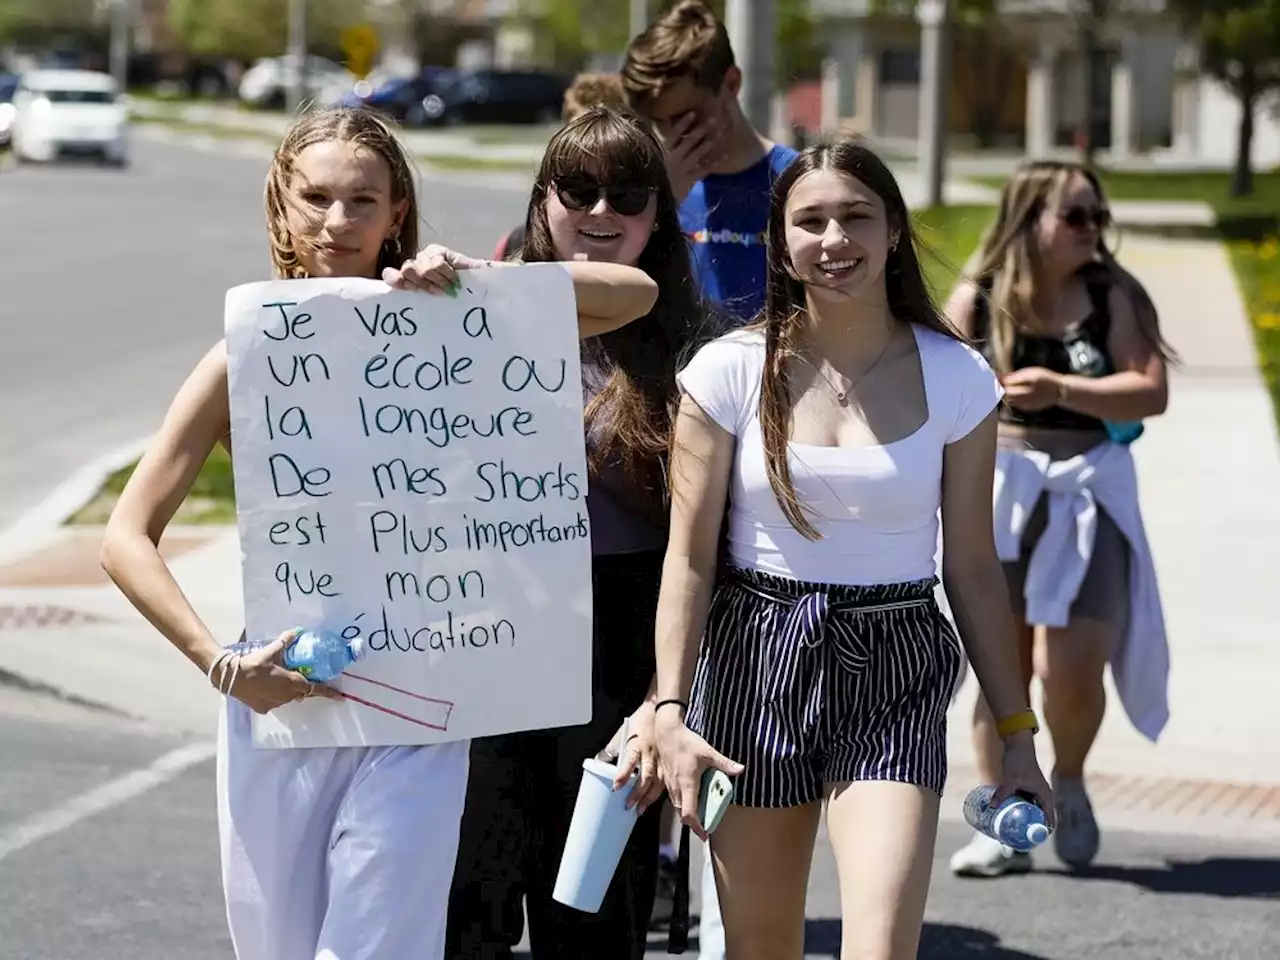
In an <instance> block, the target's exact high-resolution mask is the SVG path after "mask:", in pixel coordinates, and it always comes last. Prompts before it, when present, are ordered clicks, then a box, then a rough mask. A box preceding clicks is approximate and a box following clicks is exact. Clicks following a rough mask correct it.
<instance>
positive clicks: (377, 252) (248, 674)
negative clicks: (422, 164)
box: [102, 109, 657, 960]
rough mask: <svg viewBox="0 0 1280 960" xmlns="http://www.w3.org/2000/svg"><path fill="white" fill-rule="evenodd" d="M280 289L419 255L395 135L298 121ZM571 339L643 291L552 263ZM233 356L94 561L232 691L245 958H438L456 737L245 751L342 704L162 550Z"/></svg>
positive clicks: (450, 260) (153, 463)
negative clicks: (281, 728)
mask: <svg viewBox="0 0 1280 960" xmlns="http://www.w3.org/2000/svg"><path fill="white" fill-rule="evenodd" d="M266 212H267V227H268V232H269V235H270V246H271V260H272V266H273V273H274V275H275V276H276V277H277V278H279V279H297V278H306V277H368V278H376V277H378V276H379V275H380V274H381V273H382V271H384V270H390V269H391V268H393V267H394V266H395V265H396V264H399V263H401V262H402V258H403V256H404V254H403V253H402V251H406V252H409V253H412V252H414V251H416V250H417V249H418V237H417V224H418V207H417V200H416V196H415V189H414V181H413V174H412V171H411V168H410V165H409V162H408V160H407V158H406V155H405V153H404V151H403V149H402V148H401V146H400V144H399V143H398V142H397V141H396V139H395V136H394V135H393V134H392V132H391V131H390V129H389V128H388V127H387V126H386V125H385V124H384V123H382V121H380V120H379V119H377V118H376V117H375V116H374V115H373V114H371V113H368V112H365V111H361V110H346V109H338V110H326V111H318V112H314V113H310V114H308V115H306V116H305V117H303V118H302V119H300V120H299V121H298V122H297V123H296V124H295V125H294V126H293V128H292V129H291V130H290V131H289V132H288V133H287V134H286V135H285V138H284V141H283V142H282V143H281V145H280V147H279V148H278V149H277V150H276V153H275V157H274V160H273V162H272V164H271V170H270V173H269V174H268V177H267V187H266ZM483 263H484V261H478V260H471V259H469V258H467V257H464V256H461V255H457V254H450V255H449V256H448V257H447V258H442V259H441V261H440V263H439V264H438V265H437V266H436V267H434V269H433V270H432V271H431V272H430V276H429V277H427V278H426V280H427V282H426V283H424V284H423V286H424V287H426V288H427V289H430V290H433V291H437V292H442V291H444V290H446V289H447V288H448V287H449V286H450V285H451V284H452V283H453V282H454V281H455V280H456V279H457V271H458V270H465V269H470V268H473V267H476V266H481V265H483ZM565 269H567V270H568V271H569V272H570V274H571V275H572V277H573V282H574V291H575V294H576V297H577V304H578V322H579V329H580V331H581V334H582V336H584V337H587V336H595V335H598V334H600V333H603V332H606V331H609V330H613V329H616V328H618V327H620V326H622V325H624V324H626V323H629V322H630V321H632V320H635V319H637V318H639V317H642V316H644V315H645V314H646V313H647V312H648V311H649V309H650V307H651V306H652V305H653V302H654V299H655V297H656V294H657V289H656V285H655V284H654V282H653V281H652V280H651V279H649V277H648V276H647V275H646V274H645V273H644V272H643V271H641V270H638V269H634V268H631V267H625V266H620V265H617V264H611V263H570V264H565ZM232 440H233V438H232V437H231V430H230V408H229V399H228V393H227V354H226V348H225V345H224V344H222V343H219V344H217V345H216V346H215V347H213V348H212V349H211V350H210V351H209V352H208V353H207V354H206V355H205V357H204V358H203V359H202V360H201V361H200V363H199V364H198V365H197V367H196V369H195V370H194V372H192V373H191V375H190V376H189V377H188V378H187V381H186V382H185V383H184V384H183V386H182V388H181V390H180V391H179V392H178V395H177V397H176V398H175V399H174V401H173V404H172V405H171V407H170V408H169V411H168V414H167V415H166V417H165V419H164V423H163V425H162V427H161V428H160V432H159V434H158V436H157V437H156V439H155V441H154V442H153V444H152V445H151V448H150V449H149V450H148V451H147V453H146V455H145V456H144V457H143V458H142V461H141V462H140V463H139V464H138V467H137V469H136V470H135V471H134V473H133V476H132V478H131V479H130V481H129V484H128V486H127V487H126V488H125V490H124V492H123V493H122V494H121V496H120V501H119V503H118V504H117V506H116V509H115V511H114V512H113V513H112V516H111V519H110V522H109V523H108V525H107V531H106V536H105V538H104V541H103V545H102V564H103V566H104V568H105V569H106V570H107V572H108V573H109V574H110V576H111V578H112V579H113V580H114V581H115V582H116V584H117V585H118V586H119V587H120V589H121V590H123V591H124V593H125V594H126V595H127V596H128V597H129V599H130V600H131V601H132V602H133V604H134V606H136V607H137V608H138V610H139V611H140V612H141V613H142V614H143V615H144V616H145V617H146V618H147V619H148V620H149V621H150V622H151V623H152V624H153V625H154V626H155V627H156V629H157V630H159V631H160V632H161V633H162V634H164V635H165V637H167V638H168V639H169V641H170V642H171V643H172V644H173V645H174V646H175V647H176V648H177V649H178V650H179V651H180V652H181V653H182V654H183V655H184V656H186V657H187V659H189V660H190V661H191V662H192V663H193V664H194V665H195V666H196V668H198V669H199V670H201V671H202V672H204V673H205V674H206V675H207V676H209V678H210V681H211V682H213V683H214V684H215V685H221V688H222V689H227V687H228V684H230V688H229V690H228V696H227V698H226V702H225V705H224V709H223V710H222V713H221V718H220V722H219V729H218V823H219V832H220V834H221V846H222V872H223V887H224V892H225V895H226V902H227V914H228V920H229V923H230V927H231V938H232V942H233V944H234V947H235V950H236V955H237V957H238V958H239V960H295V958H296V960H313V958H317V957H321V958H342V960H354V958H357V957H358V958H361V960H403V958H405V957H415V958H419V957H420V958H438V957H441V956H442V955H443V952H444V933H445V912H446V908H447V905H448V898H449V884H450V879H451V877H452V875H453V865H454V859H455V857H456V852H457V845H458V825H459V821H460V818H461V815H462V806H463V798H464V795H465V792H466V783H467V770H468V760H467V757H468V747H469V745H468V743H466V742H465V741H464V742H456V743H445V744H439V745H434V746H404V747H367V748H366V747H359V748H357V747H342V748H334V749H308V750H300V749H299V750H276V749H272V750H258V749H255V748H254V746H253V743H252V739H251V732H250V725H251V715H252V713H255V712H256V713H259V714H265V713H268V712H270V711H271V710H274V709H275V708H277V707H280V706H282V705H284V704H287V703H292V702H294V701H296V700H301V699H303V698H305V697H311V696H319V697H336V696H338V694H337V693H336V692H335V691H333V690H331V689H330V688H328V687H326V686H324V685H323V684H313V683H309V682H308V681H306V680H305V679H303V678H302V677H301V676H300V675H299V674H297V673H294V672H292V671H290V670H287V669H285V668H284V667H283V665H282V661H281V658H282V654H283V651H284V649H285V647H286V645H287V644H288V643H289V642H291V640H292V633H291V632H290V633H286V634H283V635H281V636H280V637H276V638H274V639H271V638H264V637H253V638H245V637H244V636H243V635H242V636H241V638H240V641H239V642H238V643H236V644H234V645H233V646H232V647H229V648H226V649H224V648H223V647H222V646H221V644H220V643H219V642H218V640H217V639H216V638H215V637H214V636H213V635H212V634H211V633H210V631H209V629H208V627H206V626H205V624H204V623H203V622H202V621H201V619H200V617H199V615H198V614H197V613H196V611H195V610H194V609H193V608H192V606H191V604H190V603H189V602H188V600H187V598H186V597H185V596H184V595H183V593H182V590H181V589H180V588H179V586H178V584H177V582H176V581H175V580H174V578H173V576H172V574H171V573H170V571H169V569H168V567H167V566H166V565H165V562H164V560H163V559H162V558H161V556H160V553H159V551H158V550H157V544H158V543H159V541H160V538H161V536H162V535H163V534H164V530H165V527H166V526H167V524H168V523H169V521H170V520H171V518H172V517H173V514H174V512H175V511H176V510H177V508H178V506H179V505H180V504H181V503H182V501H183V499H184V498H185V497H186V495H187V492H188V491H189V490H190V488H191V484H192V482H193V481H194V479H195V477H196V475H197V473H198V472H199V470H200V467H201V466H202V465H203V463H204V461H205V458H206V457H207V456H208V455H209V453H210V451H211V450H212V449H213V447H214V445H215V444H218V443H221V444H223V445H224V446H225V447H226V448H227V449H228V451H229V452H233V449H232V448H233V443H232Z"/></svg>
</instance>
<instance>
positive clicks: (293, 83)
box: [287, 0, 307, 113]
mask: <svg viewBox="0 0 1280 960" xmlns="http://www.w3.org/2000/svg"><path fill="white" fill-rule="evenodd" d="M289 60H290V61H291V62H292V63H293V67H294V69H293V72H292V73H290V74H288V76H287V79H288V81H289V91H288V107H289V112H290V113H297V112H298V110H299V109H300V108H301V106H302V104H303V102H304V101H305V100H306V99H307V0H289Z"/></svg>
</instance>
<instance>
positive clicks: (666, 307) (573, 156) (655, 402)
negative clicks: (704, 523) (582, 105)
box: [520, 105, 707, 495]
mask: <svg viewBox="0 0 1280 960" xmlns="http://www.w3.org/2000/svg"><path fill="white" fill-rule="evenodd" d="M583 172H586V173H588V174H591V175H593V176H596V177H598V178H599V179H601V180H602V181H614V182H623V181H626V182H632V183H642V184H645V185H646V186H648V187H649V189H650V190H652V191H653V193H654V196H655V198H656V211H655V219H654V229H653V234H652V235H651V236H650V237H649V242H648V243H647V244H646V245H645V248H644V251H643V252H642V253H641V254H640V260H639V263H638V264H637V266H638V267H639V268H640V269H641V270H643V271H644V272H645V273H647V274H648V275H649V276H650V277H652V278H653V279H654V280H655V281H656V282H657V285H658V300H657V302H656V303H655V304H654V306H653V309H652V310H650V311H649V313H648V315H647V316H645V317H644V318H642V319H640V320H636V321H635V322H633V323H630V324H628V325H627V326H625V327H622V328H621V329H618V330H614V331H613V332H611V333H606V334H603V335H602V336H599V337H593V338H591V339H590V340H584V341H583V345H582V349H583V355H584V358H587V359H590V360H591V361H593V363H595V364H596V365H598V366H600V367H601V368H603V369H604V370H605V371H606V372H607V376H608V380H607V382H606V383H605V384H604V386H603V388H602V389H601V390H600V392H599V393H597V394H596V395H595V396H594V397H593V398H592V399H591V401H590V403H588V404H587V408H586V412H585V414H584V418H585V420H586V425H587V430H588V433H589V435H591V436H592V437H593V438H595V439H596V441H597V442H595V443H593V444H592V445H591V450H590V455H589V458H588V463H589V466H590V467H591V470H592V472H593V473H599V472H600V470H601V468H602V467H604V466H605V464H606V463H608V462H609V461H611V460H618V461H620V462H621V463H622V464H623V466H624V467H625V468H626V470H627V472H628V473H629V474H630V476H631V478H632V479H633V481H635V482H636V484H637V486H638V487H639V488H640V489H642V490H645V491H647V492H650V493H653V494H655V495H656V494H657V493H658V491H659V490H663V489H665V485H664V483H663V462H664V460H665V458H666V455H667V451H668V447H669V444H670V441H671V431H672V424H673V422H674V419H675V411H676V409H677V405H678V401H679V396H678V392H677V388H676V382H675V373H676V370H677V368H678V366H679V364H680V362H681V361H682V360H683V359H684V358H685V357H686V356H687V355H688V354H689V353H690V352H691V351H692V350H693V349H694V347H695V345H696V344H697V343H698V342H700V341H701V340H703V339H705V336H706V332H707V323H706V321H705V320H704V315H703V312H702V310H701V307H700V305H699V302H698V299H697V295H696V293H695V287H694V283H693V277H692V273H691V270H690V266H689V250H688V246H687V245H686V242H685V239H684V235H683V234H682V233H681V231H680V221H679V218H678V216H677V212H676V211H677V206H676V200H675V196H674V195H673V194H672V192H671V184H670V181H669V179H668V177H667V169H666V164H665V161H664V157H663V152H662V146H661V144H659V142H658V140H657V138H656V137H655V136H654V134H653V132H652V130H651V129H650V127H649V125H648V123H647V122H646V121H644V120H643V119H641V118H640V117H639V116H638V115H636V114H634V113H633V112H631V111H630V110H629V109H626V108H623V107H616V106H610V105H597V106H594V107H591V108H590V109H588V110H587V111H586V112H585V113H583V114H581V115H580V116H578V117H576V118H574V119H573V120H571V121H570V122H569V123H567V124H566V125H565V126H564V127H563V128H562V129H561V130H560V131H558V132H557V133H556V134H555V136H553V137H552V138H551V142H550V143H548V144H547V150H546V153H545V154H544V156H543V158H542V167H541V169H540V170H539V171H538V177H537V179H536V180H535V181H534V185H533V193H532V195H531V196H530V197H529V211H528V215H527V217H526V220H525V231H526V239H525V242H524V246H523V248H522V250H521V252H520V257H521V259H522V260H524V261H525V262H526V263H535V262H549V261H555V260H558V259H560V255H559V254H558V253H557V252H556V248H555V244H554V243H553V242H552V239H551V228H550V226H549V225H548V222H547V203H546V201H547V193H548V191H549V190H550V189H551V188H552V185H553V184H554V182H555V181H556V179H557V178H559V177H563V176H568V175H570V174H576V173H583Z"/></svg>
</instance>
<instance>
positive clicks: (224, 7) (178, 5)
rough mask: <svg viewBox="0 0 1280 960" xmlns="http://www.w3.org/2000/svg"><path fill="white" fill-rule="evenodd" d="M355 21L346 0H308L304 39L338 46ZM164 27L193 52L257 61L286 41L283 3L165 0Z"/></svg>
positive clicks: (328, 46) (278, 51)
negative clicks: (343, 34)
mask: <svg viewBox="0 0 1280 960" xmlns="http://www.w3.org/2000/svg"><path fill="white" fill-rule="evenodd" d="M359 18H360V10H359V6H358V5H357V4H352V3H348V2H346V0H307V39H308V42H309V43H313V44H315V45H317V46H320V47H324V48H325V49H328V50H334V49H337V48H338V45H339V36H340V34H341V32H342V30H343V28H344V27H348V26H351V25H352V24H353V23H355V22H356V21H357V20H358V19H359ZM169 26H170V27H171V28H172V29H173V32H174V33H175V34H176V35H177V37H178V39H179V40H180V41H181V42H182V44H183V46H185V47H186V49H187V50H188V51H189V52H190V53H193V54H197V55H201V56H220V57H230V58H232V59H235V60H243V61H249V60H257V59H258V58H260V57H274V56H280V55H281V54H283V53H284V52H285V47H286V45H287V42H288V37H289V4H288V3H287V2H285V0H217V2H216V3H215V2H211V0H169Z"/></svg>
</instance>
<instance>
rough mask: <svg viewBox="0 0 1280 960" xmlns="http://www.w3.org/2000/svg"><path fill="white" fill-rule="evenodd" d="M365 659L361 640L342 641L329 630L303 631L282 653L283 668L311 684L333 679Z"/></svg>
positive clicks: (359, 638)
mask: <svg viewBox="0 0 1280 960" xmlns="http://www.w3.org/2000/svg"><path fill="white" fill-rule="evenodd" d="M362 656H364V637H354V638H353V639H351V640H349V641H348V640H344V639H342V637H340V636H339V635H338V634H336V633H331V632H330V631H328V630H304V631H302V633H300V634H298V637H297V639H295V640H294V642H293V643H292V644H290V645H289V646H288V647H287V648H286V649H285V652H284V665H285V666H286V667H288V668H289V669H290V670H296V671H298V673H300V674H302V675H303V676H304V677H306V678H307V679H308V680H311V681H313V682H314V683H324V682H325V681H326V680H332V679H333V678H334V677H336V676H338V674H340V673H342V671H343V670H345V669H347V667H348V666H349V665H350V664H353V663H355V662H356V661H357V660H359V659H360V658H361V657H362Z"/></svg>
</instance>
